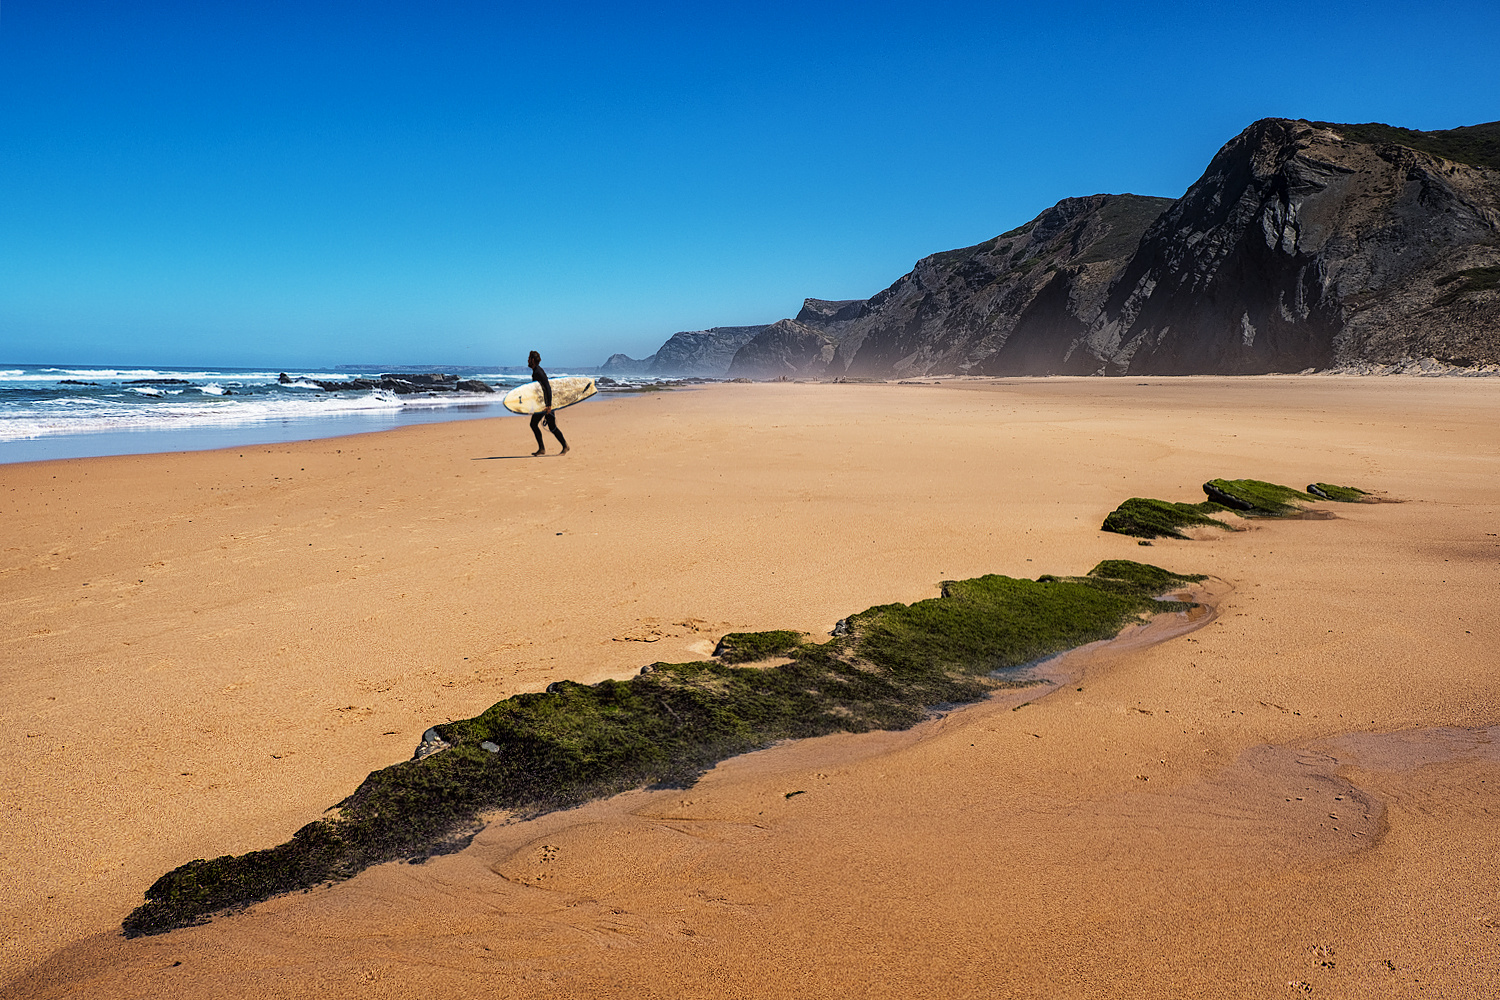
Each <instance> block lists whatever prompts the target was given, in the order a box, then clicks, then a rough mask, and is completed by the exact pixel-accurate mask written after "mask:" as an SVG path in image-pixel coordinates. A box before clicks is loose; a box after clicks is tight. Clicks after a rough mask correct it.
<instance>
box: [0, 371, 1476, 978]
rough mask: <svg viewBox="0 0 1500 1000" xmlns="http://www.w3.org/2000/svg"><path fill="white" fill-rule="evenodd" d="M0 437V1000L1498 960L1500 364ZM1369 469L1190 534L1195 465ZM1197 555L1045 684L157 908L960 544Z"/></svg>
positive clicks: (1216, 473)
mask: <svg viewBox="0 0 1500 1000" xmlns="http://www.w3.org/2000/svg"><path fill="white" fill-rule="evenodd" d="M560 423H561V424H562V427H563V429H564V431H565V433H566V434H567V436H568V440H569V442H570V444H572V446H573V450H572V452H571V453H570V454H569V455H567V456H565V457H557V456H550V457H547V458H545V459H531V458H529V457H524V456H526V455H527V454H528V453H529V452H530V450H531V449H532V448H533V447H534V444H533V442H532V440H531V436H530V433H529V430H528V428H527V426H526V423H525V422H524V421H523V420H520V419H515V418H501V419H494V420H474V421H467V422H462V423H451V424H432V425H424V426H415V427H409V428H403V429H399V430H393V431H388V432H384V433H379V434H367V435H361V436H355V437H345V438H338V439H327V440H318V441H308V442H300V443H290V444H276V445H263V446H253V447H250V446H247V447H244V448H234V449H228V450H223V451H215V452H197V453H184V454H163V455H145V456H125V457H105V458H88V459H75V460H69V461H57V462H37V463H28V464H17V465H7V466H0V510H3V515H0V516H3V523H4V524H5V532H4V541H3V545H0V548H3V550H4V551H3V554H0V555H3V558H0V606H3V608H4V614H3V616H0V642H3V644H4V646H3V648H4V656H3V664H4V666H3V669H0V691H3V694H0V712H3V723H4V725H3V726H0V740H3V744H0V745H3V748H4V750H3V754H0V773H3V787H4V788H5V790H6V793H5V796H4V802H3V809H0V870H3V871H4V873H5V875H4V879H3V884H0V983H5V984H6V985H4V986H3V987H0V995H4V996H6V997H28V998H30V997H64V996H72V995H85V994H87V995H91V996H95V997H109V998H114V997H159V996H173V997H183V998H188V997H192V998H197V997H201V998H219V997H239V996H257V997H281V996H285V997H353V996H360V997H393V998H394V997H422V996H429V997H431V996H445V997H468V996H475V997H478V996H486V997H491V996H505V997H570V996H620V997H684V996H705V997H706V996H715V997H724V996H731V997H733V996H744V997H783V996H784V997H820V996H874V997H884V996H891V997H911V996H955V995H956V996H1014V997H1043V996H1046V997H1056V996H1068V997H1084V996H1107V997H1134V996H1140V997H1162V996H1172V997H1200V996H1201V997H1267V996H1301V995H1306V994H1308V993H1311V994H1312V995H1314V996H1319V997H1324V996H1331V997H1344V996H1347V997H1368V996H1386V997H1407V996H1411V997H1417V996H1423V997H1425V996H1452V997H1463V996H1482V995H1486V992H1487V991H1488V990H1490V989H1493V984H1494V983H1496V982H1500V893H1497V890H1496V886H1497V885H1500V870H1497V863H1496V861H1495V859H1496V858H1497V857H1500V826H1497V823H1496V819H1497V817H1500V611H1497V609H1496V605H1495V601H1494V595H1495V594H1496V592H1497V587H1500V380H1496V379H1484V378H1475V379H1463V378H1442V379H1437V378H1431V379H1424V378H1416V377H1389V378H1365V379H1360V378H1352V377H1350V378H1342V377H1330V376H1311V377H1291V376H1287V377H1282V376H1267V377H1254V378H1215V377H1192V378H1178V379H1167V378H1144V379H1133V378H1132V379H1084V378H1078V379H972V380H970V379H957V380H950V381H942V382H938V381H936V380H928V382H927V384H901V385H897V384H795V383H787V384H781V383H768V384H743V385H742V384H721V385H713V386H704V387H700V388H693V389H679V390H674V391H670V392H657V393H648V394H640V395H634V396H628V397H612V398H602V397H601V398H597V399H594V400H590V401H589V402H587V403H585V404H583V405H580V406H577V407H574V408H572V409H569V410H566V411H564V412H563V413H562V414H561V415H560ZM1220 476H1222V477H1226V478H1256V479H1264V480H1269V481H1272V482H1278V483H1284V484H1287V485H1291V486H1296V487H1299V488H1300V487H1302V486H1305V485H1306V484H1307V483H1310V482H1316V481H1321V482H1329V483H1336V484H1343V485H1352V486H1357V487H1361V488H1364V489H1367V490H1374V491H1378V492H1379V493H1380V494H1382V495H1384V496H1385V497H1387V498H1389V499H1393V500H1400V501H1403V502H1400V503H1380V504H1358V505H1352V504H1320V505H1319V507H1320V509H1325V510H1328V511H1331V512H1332V513H1333V514H1334V515H1336V516H1335V517H1333V518H1332V519H1327V520H1285V521H1259V522H1254V523H1251V524H1248V525H1247V527H1248V530H1245V531H1241V532H1236V533H1228V532H1225V533H1217V532H1212V533H1206V537H1203V538H1201V539H1195V540H1191V541H1174V540H1167V539H1159V540H1157V541H1156V542H1155V543H1154V544H1153V545H1151V546H1150V547H1143V546H1140V545H1138V544H1137V541H1136V539H1134V538H1128V537H1124V536H1120V535H1113V534H1108V533H1104V532H1101V531H1099V530H1098V529H1099V524H1100V522H1101V521H1102V520H1103V518H1104V516H1105V515H1106V514H1107V513H1108V512H1109V511H1110V510H1112V509H1113V508H1114V507H1115V506H1116V505H1117V504H1118V503H1120V502H1121V501H1122V500H1124V499H1126V498H1128V497H1132V496H1142V497H1156V498H1160V499H1165V500H1174V501H1192V502H1196V501H1198V500H1201V499H1202V496H1203V495H1202V491H1201V488H1200V484H1201V483H1202V482H1204V481H1205V480H1207V479H1210V478H1213V477H1220ZM1102 559H1136V560H1140V561H1143V562H1148V563H1154V564H1157V565H1160V566H1162V567H1165V568H1167V569H1169V570H1172V571H1174V572H1179V573H1204V574H1209V575H1210V576H1211V577H1212V578H1213V580H1212V584H1213V587H1214V591H1215V593H1216V594H1217V596H1216V598H1215V600H1216V601H1217V607H1216V611H1215V615H1214V616H1213V618H1212V620H1211V622H1209V623H1208V624H1205V625H1204V626H1203V627H1202V628H1199V629H1197V630H1196V631H1193V632H1191V633H1190V634H1186V635H1182V636H1179V637H1177V638H1173V639H1170V640H1168V641H1165V642H1162V643H1159V644H1156V645H1149V646H1139V645H1137V646H1134V647H1126V648H1119V649H1114V650H1104V651H1096V652H1095V653H1094V654H1093V655H1090V656H1086V657H1080V658H1079V659H1078V660H1076V661H1075V662H1073V663H1072V664H1071V665H1070V666H1069V668H1068V669H1069V670H1070V671H1072V673H1071V674H1070V678H1071V681H1070V683H1069V684H1067V685H1066V686H1065V687H1062V688H1059V689H1057V690H1055V691H1052V692H1051V693H1049V694H1047V695H1046V696H1044V697H1039V698H1037V699H1035V700H1032V701H1030V702H1029V703H1027V704H1024V705H1021V704H1020V703H1019V702H1017V701H1016V700H1015V699H1014V698H1012V699H1009V700H1004V699H999V700H996V701H994V702H986V703H981V704H978V705H974V706H970V707H967V708H962V709H959V710H956V711H953V712H951V713H948V714H946V715H944V716H943V717H942V718H940V719H935V720H934V721H931V722H928V723H924V724H923V725H921V726H919V727H917V728H916V729H913V730H910V731H907V732H902V733H875V734H868V735H861V736H834V737H825V738H820V739H815V740H807V741H803V742H799V743H792V744H785V745H781V746H778V747H773V748H771V749H769V750H765V751H761V752H758V753H755V754H749V755H746V756H743V757H739V758H734V759H732V760H730V761H727V762H725V763H723V764H721V765H720V766H719V767H717V768H716V769H715V770H714V771H712V772H711V773H709V774H708V775H707V776H705V778H704V779H703V780H702V781H700V782H699V783H698V784H696V785H695V786H693V787H692V788H689V789H671V790H655V791H647V790H643V791H637V792H631V793H628V794H625V795H622V796H617V797H615V798H612V799H608V800H604V801H599V802H595V803H592V804H590V805H587V806H584V807H581V808H579V809H575V810H569V811H565V812H556V813H551V814H548V815H546V816H543V817H541V818H539V819H535V820H530V821H526V822H505V821H497V822H494V823H492V824H491V825H489V826H488V827H487V828H486V829H485V830H484V831H483V832H482V833H480V834H479V835H478V836H477V837H476V838H475V839H474V841H473V843H472V844H470V845H469V847H467V848H466V849H464V850H463V851H460V852H458V853H456V854H452V855H448V856H444V857H439V858H434V859H432V860H430V861H428V862H427V863H425V864H422V865H410V864H401V863H392V864H387V865H382V866H379V867H376V868H373V869H370V870H368V871H366V872H364V873H362V874H361V875H359V876H357V877H356V878H354V879H352V880H349V881H347V882H343V883H340V884H337V885H334V886H331V887H324V888H319V889H315V890H313V891H311V892H308V893H302V894H296V895H292V896H287V897H282V898H279V899H275V900H272V901H270V902H267V903H264V904H261V905H258V906H255V907H253V908H251V909H250V910H249V911H247V912H244V913H241V914H237V915H233V916H228V917H222V918H219V919H216V920H214V921H213V922H211V923H209V924H206V925H203V926H199V927H193V928H188V929H185V930H178V931H174V932H172V933H169V934H165V935H161V936H155V937H145V938H137V939H132V940H127V939H125V938H124V937H123V936H122V935H121V934H120V931H119V924H120V921H121V919H122V918H123V917H124V916H125V915H126V914H127V913H129V912H130V911H131V910H132V909H133V908H134V907H136V906H137V905H139V904H140V902H141V900H142V893H143V892H144V890H145V889H146V888H147V887H148V886H149V885H150V884H151V883H152V882H153V881H154V880H155V879H156V878H157V877H158V876H160V875H161V874H163V873H164V872H166V871H168V870H169V869H171V868H174V867H175V866H177V865H180V864H183V863H184V862H186V861H189V860H192V859H194V858H213V857H217V856H220V855H224V854H237V853H243V852H245V851H249V850H252V849H256V848H261V847H270V846H272V845H275V844H278V843H280V842H282V841H284V840H286V839H288V838H289V837H290V836H291V834H292V833H293V832H294V831H296V830H297V829H298V828H300V827H302V826H303V825H304V824H306V823H308V822H310V821H312V820H315V819H317V818H318V817H319V816H320V815H321V814H322V813H323V811H324V810H325V809H326V808H328V807H329V806H331V805H333V804H334V803H336V802H337V801H339V800H340V799H341V798H343V797H344V796H345V795H347V794H348V793H349V792H350V791H352V790H353V789H354V788H355V787H356V786H357V785H358V783H359V782H360V781H361V779H363V778H364V776H365V775H366V774H367V773H369V772H370V771H372V770H375V769H378V768H381V767H385V766H387V765H390V764H392V763H395V762H398V761H401V760H405V759H406V758H408V757H410V756H411V754H412V751H413V748H414V747H415V746H416V744H417V743H418V741H419V740H420V739H421V735H422V733H423V731H424V730H425V729H426V728H427V727H428V726H430V725H433V724H434V723H438V722H443V721H447V720H452V719H461V718H466V717H470V716H473V715H475V714H477V713H479V712H481V711H483V710H484V709H485V708H487V707H488V706H489V705H491V704H493V703H494V702H496V701H499V700H501V699H503V698H506V697H508V696H509V695H512V694H515V693H518V692H523V691H536V690H540V689H542V688H544V687H545V686H546V685H547V684H548V683H550V682H552V681H554V680H558V679H562V678H567V679H571V680H576V681H580V682H585V683H590V682H594V681H598V680H601V679H603V678H607V677H625V676H628V675H630V674H633V673H635V672H636V671H638V670H639V668H640V667H641V666H642V665H643V664H647V663H651V662H653V661H657V660H668V661H678V660H688V659H694V658H700V657H702V656H705V655H707V654H709V653H710V652H711V651H712V648H713V644H714V642H715V641H716V640H717V638H718V637H719V636H720V635H722V634H724V633H726V632H731V631H745V630H758V629H795V630H800V631H805V632H808V633H812V634H815V635H817V634H826V633H827V632H828V631H829V630H830V629H831V628H832V627H833V625H834V623H835V622H836V621H838V620H839V619H840V618H842V617H844V616H846V615H849V614H851V613H853V612H857V611H861V610H863V609H865V608H867V607H870V606H872V605H876V604H882V603H887V602H892V601H901V602H911V601H915V600H919V599H922V598H926V597H932V596H935V595H936V594H937V593H938V585H939V582H940V581H942V580H947V579H962V578H966V577H973V576H978V575H981V574H985V573H1001V574H1006V575H1010V576H1020V577H1036V576H1038V575H1040V574H1043V573H1055V574H1062V575H1066V574H1078V573H1083V572H1085V571H1086V570H1088V569H1089V568H1090V567H1092V566H1093V565H1094V564H1095V563H1097V562H1099V561H1100V560H1102Z"/></svg>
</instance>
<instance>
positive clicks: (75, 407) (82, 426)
mask: <svg viewBox="0 0 1500 1000" xmlns="http://www.w3.org/2000/svg"><path fill="white" fill-rule="evenodd" d="M130 388H131V389H132V390H137V391H139V390H141V389H152V388H153V387H150V386H131V387H130ZM156 391H157V392H159V391H160V390H156ZM142 395H145V396H151V395H152V393H151V392H145V393H142ZM135 398H136V399H139V397H138V396H137V397H135ZM443 402H446V403H447V404H448V405H450V406H451V405H455V404H458V405H462V404H463V403H469V404H470V405H473V404H474V403H475V400H474V399H472V398H469V399H464V400H459V399H452V400H442V401H438V403H439V405H441V403H443ZM48 403H49V404H50V405H46V406H45V408H44V406H40V405H39V406H36V407H27V408H26V409H24V410H15V411H9V412H6V411H0V441H22V440H27V439H30V438H39V437H52V436H57V435H65V434H107V433H112V432H115V431H149V430H174V429H182V428H189V427H230V426H235V425H253V424H263V423H269V422H277V421H301V420H320V419H325V418H328V417H338V416H343V415H348V416H358V415H371V414H378V413H381V412H389V413H397V412H399V411H401V410H402V409H404V408H409V407H413V406H415V407H417V408H430V407H431V406H432V403H431V402H429V401H427V400H423V401H421V402H415V401H412V400H411V398H410V397H405V398H403V397H400V396H397V395H396V394H395V393H391V392H385V391H382V390H377V391H374V392H370V393H360V394H358V395H354V394H347V395H339V396H333V395H327V396H316V397H314V396H281V397H270V398H267V397H265V396H261V397H258V398H246V397H241V396H231V397H228V398H224V397H212V396H210V397H207V398H205V397H204V396H201V395H197V396H194V397H187V398H185V399H182V400H178V399H167V398H165V397H163V398H161V399H159V400H155V401H153V400H149V399H148V400H139V401H138V402H136V401H131V399H130V398H126V397H123V396H122V397H118V398H116V399H108V398H94V399H87V400H61V399H59V400H50V401H48Z"/></svg>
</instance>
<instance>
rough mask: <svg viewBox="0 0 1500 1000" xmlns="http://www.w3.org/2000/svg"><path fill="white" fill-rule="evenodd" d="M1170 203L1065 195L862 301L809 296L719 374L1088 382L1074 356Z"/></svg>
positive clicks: (1088, 367) (1094, 366)
mask: <svg viewBox="0 0 1500 1000" xmlns="http://www.w3.org/2000/svg"><path fill="white" fill-rule="evenodd" d="M1171 204H1172V202H1171V200H1170V199H1167V198H1143V197H1138V196H1136V195H1093V196H1090V197H1088V198H1068V199H1066V200H1064V201H1062V202H1059V203H1058V204H1057V205H1055V206H1053V207H1052V208H1050V209H1048V210H1047V211H1045V212H1043V213H1042V214H1041V215H1039V216H1038V217H1037V218H1036V219H1034V220H1033V221H1032V222H1029V223H1027V224H1026V225H1024V226H1021V227H1020V228H1019V229H1014V230H1012V231H1010V232H1008V233H1003V234H1002V235H1000V236H997V237H995V238H994V239H991V240H987V241H985V242H984V243H981V244H979V245H977V246H972V247H966V248H964V249H961V250H950V251H948V252H946V253H939V254H934V255H932V256H931V257H927V258H924V259H923V260H921V261H918V262H917V266H916V267H915V268H914V269H913V270H912V272H911V273H910V274H907V275H906V276H904V277H902V278H901V279H899V280H898V281H897V282H896V283H895V284H893V285H891V286H890V287H889V288H887V289H886V290H885V291H883V292H881V293H880V294H878V295H876V296H874V297H873V298H870V299H868V300H858V299H856V300H847V301H842V302H827V301H824V300H821V299H808V300H807V301H806V302H805V303H804V305H803V307H802V311H801V312H800V313H798V314H797V318H796V319H795V320H784V321H783V322H782V323H779V324H775V325H773V326H770V327H767V328H766V329H765V331H763V332H762V333H761V334H760V335H758V336H757V337H756V338H755V339H754V340H751V341H750V342H749V343H747V344H746V345H745V346H744V347H743V348H741V350H740V353H739V354H738V355H737V356H736V357H735V360H734V364H733V365H732V366H731V368H730V374H731V375H744V376H748V377H752V378H770V377H776V376H779V375H797V376H803V377H816V376H821V375H835V376H836V375H852V376H870V377H876V378H884V377H888V376H892V375H898V376H899V375H907V374H961V373H970V372H972V373H979V372H989V371H1004V372H1005V373H1027V374H1046V373H1050V372H1062V371H1076V372H1078V373H1080V374H1092V373H1093V372H1095V371H1096V370H1098V369H1099V367H1100V365H1101V362H1100V361H1099V359H1097V358H1095V357H1093V356H1092V355H1091V354H1089V353H1088V352H1087V350H1084V351H1078V350H1075V349H1074V348H1075V346H1076V345H1077V343H1079V342H1081V341H1082V339H1083V337H1084V335H1085V334H1086V333H1087V331H1088V328H1089V325H1090V323H1091V322H1092V320H1093V318H1094V316H1095V315H1096V314H1097V312H1098V309H1099V307H1100V305H1101V304H1102V302H1103V300H1104V293H1105V291H1106V290H1107V289H1108V287H1109V284H1110V282H1111V281H1112V280H1113V279H1114V278H1115V276H1116V275H1118V273H1119V272H1120V269H1121V268H1122V267H1123V266H1124V264H1125V262H1126V261H1128V260H1129V258H1130V254H1131V253H1132V252H1133V251H1134V250H1135V248H1136V245H1137V244H1138V243H1139V241H1140V238H1141V234H1142V233H1143V232H1145V230H1146V227H1147V226H1148V225H1149V224H1150V223H1151V222H1152V220H1154V219H1155V218H1156V217H1157V216H1158V215H1160V214H1161V212H1162V211H1163V210H1164V209H1166V208H1167V207H1168V206H1170V205H1171ZM788 323H790V324H792V325H791V326H786V325H783V324H788ZM1011 342H1014V343H1015V344H1016V346H1015V347H1014V348H1012V347H1011V346H1010V343H1011ZM830 346H831V347H832V349H831V350H830ZM997 354H998V355H999V356H1002V357H1004V358H1005V363H1004V364H1003V365H1000V364H997V362H996V361H995V360H994V359H995V358H996V356H997Z"/></svg>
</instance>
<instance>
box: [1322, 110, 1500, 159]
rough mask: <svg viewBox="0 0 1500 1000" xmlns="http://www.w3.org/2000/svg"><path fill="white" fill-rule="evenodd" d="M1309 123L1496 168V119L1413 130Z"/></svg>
mask: <svg viewBox="0 0 1500 1000" xmlns="http://www.w3.org/2000/svg"><path fill="white" fill-rule="evenodd" d="M1312 124H1313V125H1316V126H1318V127H1319V128H1327V129H1332V130H1333V131H1335V132H1337V133H1338V134H1339V135H1341V136H1343V137H1344V138H1345V139H1352V140H1353V141H1355V142H1364V143H1370V144H1382V143H1392V144H1394V145H1397V146H1406V147H1407V148H1409V149H1416V150H1420V151H1421V152H1423V153H1431V154H1432V155H1434V156H1441V157H1443V158H1444V159H1445V160H1453V161H1455V162H1458V163H1467V164H1468V165H1469V166H1471V167H1488V168H1489V169H1490V170H1500V122H1486V123H1485V124H1483V125H1464V126H1461V127H1459V128H1450V129H1442V130H1440V131H1436V132H1418V131H1416V130H1415V129H1409V128H1401V127H1400V126H1397V125H1384V124H1381V123H1380V122H1365V123H1364V124H1361V125H1341V124H1337V123H1335V122H1313V123H1312Z"/></svg>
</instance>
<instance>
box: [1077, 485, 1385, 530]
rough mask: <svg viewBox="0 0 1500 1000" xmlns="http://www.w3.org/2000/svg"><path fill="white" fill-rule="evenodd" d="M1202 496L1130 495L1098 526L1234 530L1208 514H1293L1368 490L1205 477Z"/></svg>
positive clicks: (1361, 496) (1352, 499)
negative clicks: (1181, 499)
mask: <svg viewBox="0 0 1500 1000" xmlns="http://www.w3.org/2000/svg"><path fill="white" fill-rule="evenodd" d="M1203 492H1204V493H1205V494H1207V495H1208V499H1207V500H1204V501H1202V502H1201V503H1174V502H1172V501H1170V500H1153V499H1150V498H1148V497H1131V498H1130V499H1129V500H1126V501H1125V502H1124V503H1122V504H1120V506H1118V507H1116V508H1115V509H1114V510H1112V511H1110V513H1109V514H1108V515H1106V516H1105V518H1104V523H1103V524H1102V525H1100V530H1102V531H1113V532H1115V533H1117V534H1121V535H1132V536H1134V537H1136V538H1181V539H1186V538H1188V537H1189V536H1187V535H1185V534H1183V530H1184V529H1186V528H1193V527H1198V526H1206V527H1212V528H1222V529H1224V530H1225V531H1236V530H1238V529H1236V528H1235V527H1233V526H1232V525H1229V524H1226V523H1225V522H1223V521H1220V520H1219V519H1218V518H1216V517H1213V516H1212V515H1214V514H1222V513H1226V512H1227V513H1234V514H1238V515H1239V516H1241V517H1295V516H1297V515H1299V514H1301V513H1302V512H1303V510H1304V507H1303V506H1302V505H1303V504H1304V503H1307V502H1309V501H1317V500H1332V501H1335V502H1338V503H1368V502H1370V501H1372V500H1373V499H1374V497H1373V495H1372V494H1370V493H1367V492H1366V491H1364V490H1361V489H1356V488H1355V487H1353V486H1335V485H1333V484H1331V483H1311V484H1309V485H1308V487H1307V489H1306V490H1305V491H1304V490H1298V489H1293V488H1292V487H1290V486H1281V485H1278V484H1276V483H1268V482H1266V481H1264V480H1261V479H1210V480H1209V481H1208V482H1206V483H1204V484H1203Z"/></svg>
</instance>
